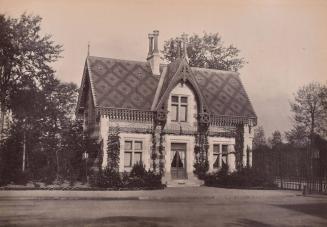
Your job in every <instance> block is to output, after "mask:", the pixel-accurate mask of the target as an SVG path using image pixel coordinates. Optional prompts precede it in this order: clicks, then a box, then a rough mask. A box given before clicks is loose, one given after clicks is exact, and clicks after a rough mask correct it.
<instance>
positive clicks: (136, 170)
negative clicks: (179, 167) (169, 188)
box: [90, 163, 163, 189]
mask: <svg viewBox="0 0 327 227" xmlns="http://www.w3.org/2000/svg"><path fill="white" fill-rule="evenodd" d="M90 183H91V186H93V187H99V188H130V189H133V188H162V187H163V185H162V184H161V175H160V174H156V173H154V172H153V171H150V170H148V171H147V170H146V169H145V166H144V165H143V163H137V164H135V165H134V166H133V168H132V170H131V172H130V173H127V172H124V173H122V174H121V175H120V174H119V172H117V171H115V170H113V169H110V168H106V169H105V170H104V171H100V172H98V173H94V174H93V175H92V177H91V181H90Z"/></svg>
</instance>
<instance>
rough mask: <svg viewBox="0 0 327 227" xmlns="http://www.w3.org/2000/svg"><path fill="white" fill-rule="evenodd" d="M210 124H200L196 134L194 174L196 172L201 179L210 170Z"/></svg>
mask: <svg viewBox="0 0 327 227" xmlns="http://www.w3.org/2000/svg"><path fill="white" fill-rule="evenodd" d="M208 133H209V130H208V125H206V124H200V125H199V130H198V132H197V133H196V134H195V146H194V153H195V163H194V174H196V175H197V176H198V177H199V179H203V178H204V176H205V174H206V173H207V171H208V170H209V161H208V149H209V142H208Z"/></svg>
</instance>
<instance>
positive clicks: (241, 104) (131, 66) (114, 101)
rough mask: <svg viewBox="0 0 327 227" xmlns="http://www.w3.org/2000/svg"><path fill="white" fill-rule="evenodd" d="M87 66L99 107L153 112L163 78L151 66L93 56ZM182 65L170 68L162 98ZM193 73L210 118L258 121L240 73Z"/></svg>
mask: <svg viewBox="0 0 327 227" xmlns="http://www.w3.org/2000/svg"><path fill="white" fill-rule="evenodd" d="M87 63H88V69H89V75H90V81H91V83H92V84H91V87H92V89H93V92H94V94H93V95H94V98H95V103H96V105H97V106H99V107H113V108H127V109H139V110H150V109H151V105H152V103H153V99H154V96H155V93H156V89H157V87H158V83H159V78H160V76H155V75H153V74H152V72H151V68H150V65H149V63H147V62H137V61H126V60H118V59H110V58H100V57H91V56H89V57H88V59H87ZM180 64H181V60H180V59H178V60H176V61H174V62H172V63H170V64H168V66H167V72H166V75H165V78H164V81H163V85H162V89H161V91H160V96H159V97H161V96H162V95H163V93H164V92H165V90H166V88H167V87H168V86H169V84H170V81H171V79H172V78H173V76H174V75H175V73H176V72H177V69H178V67H179V66H180ZM191 70H192V72H193V75H194V77H195V79H196V83H197V84H198V85H199V88H200V90H201V93H202V95H203V97H204V99H205V101H206V103H207V105H208V107H209V111H210V112H211V114H214V115H232V116H247V117H256V114H255V112H254V109H253V107H252V104H251V102H250V100H249V98H248V96H247V94H246V92H245V90H244V87H243V85H242V82H241V80H240V77H239V75H238V74H237V73H234V72H227V71H220V70H213V69H203V68H197V67H191Z"/></svg>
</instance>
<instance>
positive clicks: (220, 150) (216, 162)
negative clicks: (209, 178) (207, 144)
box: [213, 144, 228, 169]
mask: <svg viewBox="0 0 327 227" xmlns="http://www.w3.org/2000/svg"><path fill="white" fill-rule="evenodd" d="M227 154H228V145H227V144H214V145H213V168H214V169H219V168H221V167H223V166H225V165H227Z"/></svg>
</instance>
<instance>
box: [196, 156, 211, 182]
mask: <svg viewBox="0 0 327 227" xmlns="http://www.w3.org/2000/svg"><path fill="white" fill-rule="evenodd" d="M208 170H209V162H208V160H205V161H204V162H196V163H194V171H193V172H194V174H195V175H197V176H198V178H199V179H201V180H203V179H204V178H205V177H206V174H207V172H208Z"/></svg>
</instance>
